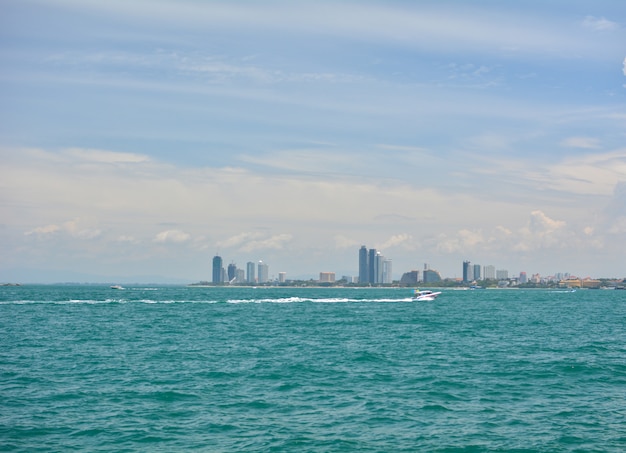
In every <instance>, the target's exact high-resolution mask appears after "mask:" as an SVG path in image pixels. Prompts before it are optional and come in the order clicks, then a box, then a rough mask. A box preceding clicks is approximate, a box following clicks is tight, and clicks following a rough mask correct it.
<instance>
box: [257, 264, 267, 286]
mask: <svg viewBox="0 0 626 453" xmlns="http://www.w3.org/2000/svg"><path fill="white" fill-rule="evenodd" d="M258 270H259V283H267V282H268V281H269V266H268V265H267V264H265V263H264V262H263V261H259V265H258Z"/></svg>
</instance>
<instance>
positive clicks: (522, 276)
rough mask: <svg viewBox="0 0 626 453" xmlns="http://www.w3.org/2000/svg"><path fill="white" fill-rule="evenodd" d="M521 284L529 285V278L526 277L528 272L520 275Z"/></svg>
mask: <svg viewBox="0 0 626 453" xmlns="http://www.w3.org/2000/svg"><path fill="white" fill-rule="evenodd" d="M519 282H520V283H528V276H527V275H526V272H520V273H519Z"/></svg>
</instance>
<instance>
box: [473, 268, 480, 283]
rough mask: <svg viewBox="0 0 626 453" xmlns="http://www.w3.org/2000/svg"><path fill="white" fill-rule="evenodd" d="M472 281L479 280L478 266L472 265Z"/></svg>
mask: <svg viewBox="0 0 626 453" xmlns="http://www.w3.org/2000/svg"><path fill="white" fill-rule="evenodd" d="M472 280H480V264H474V278H473V279H472Z"/></svg>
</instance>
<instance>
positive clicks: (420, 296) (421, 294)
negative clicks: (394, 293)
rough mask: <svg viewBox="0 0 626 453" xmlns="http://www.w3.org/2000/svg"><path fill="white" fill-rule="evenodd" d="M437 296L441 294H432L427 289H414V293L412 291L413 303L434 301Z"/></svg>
mask: <svg viewBox="0 0 626 453" xmlns="http://www.w3.org/2000/svg"><path fill="white" fill-rule="evenodd" d="M439 294H441V291H439V292H434V291H431V290H429V289H423V290H421V291H420V290H419V289H416V290H415V291H413V300H415V301H423V300H435V299H436V298H437V296H439Z"/></svg>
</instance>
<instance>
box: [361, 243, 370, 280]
mask: <svg viewBox="0 0 626 453" xmlns="http://www.w3.org/2000/svg"><path fill="white" fill-rule="evenodd" d="M368 276H369V266H368V263H367V248H366V247H365V246H364V245H362V246H361V248H360V249H359V283H368V282H369V278H368Z"/></svg>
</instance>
